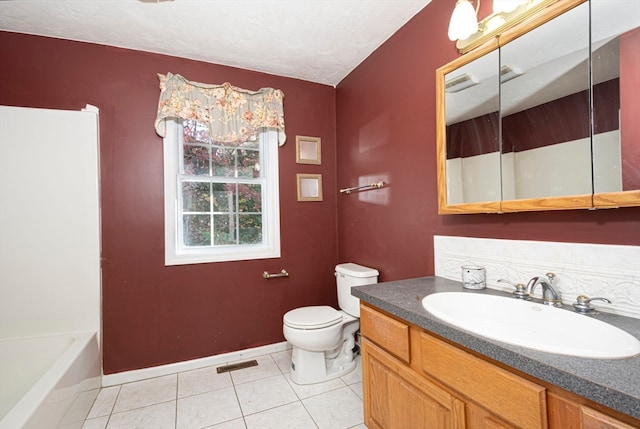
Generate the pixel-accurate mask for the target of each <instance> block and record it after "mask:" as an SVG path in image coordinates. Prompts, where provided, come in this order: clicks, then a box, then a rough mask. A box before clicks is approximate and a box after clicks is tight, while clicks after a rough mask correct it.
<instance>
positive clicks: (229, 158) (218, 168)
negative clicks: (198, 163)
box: [211, 147, 236, 177]
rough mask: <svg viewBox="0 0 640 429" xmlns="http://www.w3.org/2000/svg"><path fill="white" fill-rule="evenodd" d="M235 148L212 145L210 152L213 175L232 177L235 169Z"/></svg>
mask: <svg viewBox="0 0 640 429" xmlns="http://www.w3.org/2000/svg"><path fill="white" fill-rule="evenodd" d="M235 152H236V150H235V149H233V148H221V147H214V148H213V154H212V159H211V161H212V164H213V175H214V176H223V177H234V175H235V171H236V159H235Z"/></svg>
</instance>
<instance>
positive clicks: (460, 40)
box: [448, 0, 558, 54]
mask: <svg viewBox="0 0 640 429" xmlns="http://www.w3.org/2000/svg"><path fill="white" fill-rule="evenodd" d="M471 1H472V0H457V2H456V6H455V8H454V10H453V14H452V15H451V21H450V23H449V33H448V35H449V39H450V40H452V41H453V40H457V42H456V48H457V49H458V52H460V53H461V54H464V53H467V52H469V51H471V50H472V49H474V48H477V47H478V46H480V45H482V44H483V43H485V42H486V41H487V40H489V39H491V38H492V37H494V36H496V35H498V34H500V33H502V32H503V31H505V30H507V29H509V28H511V27H513V26H514V25H516V24H518V23H520V22H522V21H524V20H525V19H527V18H529V17H531V16H532V15H534V14H536V13H537V12H538V11H540V10H542V9H544V8H546V7H547V6H549V5H550V4H552V3H555V2H556V1H558V0H493V13H492V14H491V15H489V16H488V17H486V18H485V19H483V20H482V21H480V22H478V20H477V17H476V15H477V12H478V10H479V8H480V0H476V1H477V2H478V4H477V7H476V9H475V11H474V9H473V6H472V4H471Z"/></svg>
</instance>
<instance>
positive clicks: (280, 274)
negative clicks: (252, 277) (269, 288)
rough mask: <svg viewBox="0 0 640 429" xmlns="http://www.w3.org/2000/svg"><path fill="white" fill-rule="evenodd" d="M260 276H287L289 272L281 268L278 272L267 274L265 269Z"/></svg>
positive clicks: (270, 277)
mask: <svg viewBox="0 0 640 429" xmlns="http://www.w3.org/2000/svg"><path fill="white" fill-rule="evenodd" d="M262 277H264V278H265V279H267V280H269V279H273V278H276V277H289V273H288V272H287V270H282V271H280V272H279V273H275V274H269V273H268V272H267V271H265V272H264V273H262Z"/></svg>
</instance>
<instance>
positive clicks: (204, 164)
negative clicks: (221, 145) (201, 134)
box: [183, 144, 209, 175]
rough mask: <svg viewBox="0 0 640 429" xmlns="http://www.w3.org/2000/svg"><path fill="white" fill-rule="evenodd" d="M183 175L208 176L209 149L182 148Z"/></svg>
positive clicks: (191, 146) (187, 146)
mask: <svg viewBox="0 0 640 429" xmlns="http://www.w3.org/2000/svg"><path fill="white" fill-rule="evenodd" d="M183 152H184V174H192V175H209V148H208V147H206V146H194V145H187V144H185V145H184V146H183Z"/></svg>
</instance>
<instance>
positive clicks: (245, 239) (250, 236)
mask: <svg viewBox="0 0 640 429" xmlns="http://www.w3.org/2000/svg"><path fill="white" fill-rule="evenodd" d="M239 221H240V244H258V243H262V216H261V215H240V216H239Z"/></svg>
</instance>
